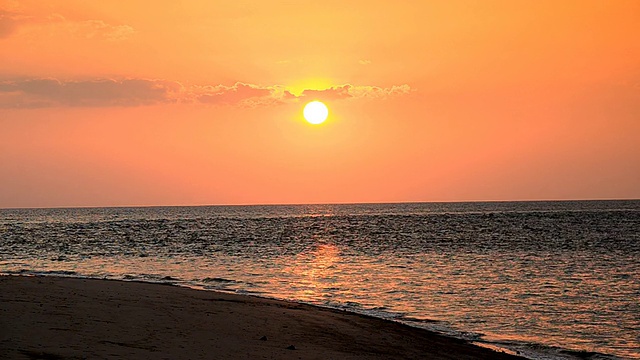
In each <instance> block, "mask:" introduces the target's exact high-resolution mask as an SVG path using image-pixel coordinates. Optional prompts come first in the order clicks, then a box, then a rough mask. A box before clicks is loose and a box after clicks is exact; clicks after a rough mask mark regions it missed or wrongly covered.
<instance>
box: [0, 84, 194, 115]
mask: <svg viewBox="0 0 640 360" xmlns="http://www.w3.org/2000/svg"><path fill="white" fill-rule="evenodd" d="M182 92H183V89H182V85H181V84H179V83H177V82H171V81H164V80H146V79H126V80H120V81H118V80H111V79H98V80H88V81H66V82H62V81H59V80H56V79H27V80H16V81H2V82H0V107H2V108H38V107H60V106H137V105H152V104H158V103H173V102H177V101H178V100H179V98H180V96H179V95H180V94H181V93H182Z"/></svg>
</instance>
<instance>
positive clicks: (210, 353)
mask: <svg viewBox="0 0 640 360" xmlns="http://www.w3.org/2000/svg"><path fill="white" fill-rule="evenodd" d="M0 329H1V330H0V331H1V333H0V353H1V354H4V356H5V358H8V359H83V358H90V359H95V358H126V359H150V358H152V359H178V358H185V359H186V358H188V359H204V358H206V359H519V357H516V356H512V355H508V354H503V353H497V352H494V351H491V350H488V349H485V348H481V347H478V346H475V345H472V344H469V343H467V342H465V341H463V340H460V339H454V338H449V337H445V336H441V335H438V334H436V333H433V332H430V331H427V330H423V329H418V328H412V327H409V326H406V325H402V324H399V323H395V322H392V321H387V320H382V319H378V318H373V317H368V316H363V315H358V314H354V313H350V312H345V311H340V310H334V309H325V308H320V307H315V306H310V305H305V304H299V303H294V302H285V301H278V300H270V299H264V298H258V297H253V296H248V295H238V294H229V293H222V292H215V291H202V290H194V289H189V288H184V287H178V286H170V285H162V284H152V283H143V282H125V281H112V280H97V279H80V278H65V277H51V276H47V277H42V276H30V277H25V276H1V277H0Z"/></svg>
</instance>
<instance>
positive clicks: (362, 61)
mask: <svg viewBox="0 0 640 360" xmlns="http://www.w3.org/2000/svg"><path fill="white" fill-rule="evenodd" d="M358 64H360V65H369V64H371V60H366V59H365V60H358Z"/></svg>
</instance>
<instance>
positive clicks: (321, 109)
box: [302, 100, 329, 125]
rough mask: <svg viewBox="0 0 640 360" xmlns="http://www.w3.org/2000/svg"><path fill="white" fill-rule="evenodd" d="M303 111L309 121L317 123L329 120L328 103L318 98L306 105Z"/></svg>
mask: <svg viewBox="0 0 640 360" xmlns="http://www.w3.org/2000/svg"><path fill="white" fill-rule="evenodd" d="M302 113H303V115H304V118H305V119H306V120H307V122H309V123H310V124H314V125H317V124H322V123H323V122H324V121H325V120H327V116H328V115H329V109H327V105H325V104H323V103H322V102H320V101H317V100H316V101H312V102H310V103H308V104H307V105H305V106H304V110H303V112H302Z"/></svg>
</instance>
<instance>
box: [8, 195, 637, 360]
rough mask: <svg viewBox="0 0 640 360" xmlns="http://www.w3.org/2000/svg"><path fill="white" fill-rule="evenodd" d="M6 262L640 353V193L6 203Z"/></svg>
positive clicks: (557, 345) (526, 344) (544, 344)
mask: <svg viewBox="0 0 640 360" xmlns="http://www.w3.org/2000/svg"><path fill="white" fill-rule="evenodd" d="M0 273H1V274H23V275H61V276H76V277H91V278H107V279H121V280H143V281H152V282H165V283H172V284H176V285H181V286H188V287H195V288H200V289H207V290H222V291H232V292H238V293H247V294H254V295H259V296H264V297H271V298H279V299H287V300H293V301H298V302H305V303H311V304H316V305H320V306H327V307H333V308H339V309H344V310H347V311H354V312H359V313H364V314H369V315H372V316H377V317H382V318H386V319H391V320H394V321H400V322H404V323H407V324H409V325H412V326H418V327H424V328H428V329H431V330H434V331H438V332H442V333H445V334H449V335H452V336H456V337H460V338H464V339H467V340H471V341H473V342H475V343H477V344H479V345H483V346H488V347H493V348H499V349H503V350H508V351H513V352H519V353H520V354H522V355H524V356H527V357H530V358H535V359H564V358H571V357H572V356H573V355H572V352H571V351H570V350H572V351H578V352H581V353H580V354H579V355H582V356H587V355H589V354H588V353H589V352H596V353H601V354H607V356H603V355H596V357H598V358H632V359H640V201H575V202H487V203H410V204H358V205H299V206H203V207H144V208H80V209H69V208H62V209H4V210H0ZM574 355H575V354H574Z"/></svg>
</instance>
